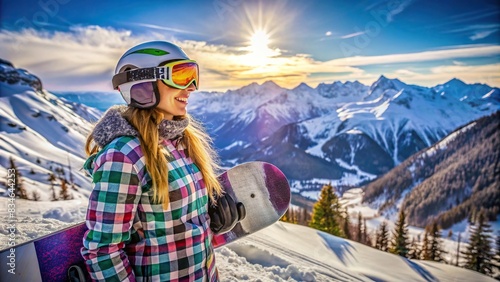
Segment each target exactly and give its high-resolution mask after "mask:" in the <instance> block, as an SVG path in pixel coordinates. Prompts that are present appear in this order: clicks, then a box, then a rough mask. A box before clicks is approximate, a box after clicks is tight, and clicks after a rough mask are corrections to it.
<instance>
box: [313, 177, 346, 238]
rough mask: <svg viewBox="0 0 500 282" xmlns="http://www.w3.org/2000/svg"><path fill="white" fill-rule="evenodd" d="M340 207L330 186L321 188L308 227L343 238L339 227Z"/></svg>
mask: <svg viewBox="0 0 500 282" xmlns="http://www.w3.org/2000/svg"><path fill="white" fill-rule="evenodd" d="M341 219H342V216H341V206H340V203H339V199H338V197H337V195H335V191H334V189H333V187H332V185H331V184H328V185H325V186H323V188H322V189H321V194H320V196H319V199H318V201H317V202H316V203H315V204H314V206H313V213H312V217H311V221H310V222H309V226H310V227H312V228H315V229H318V230H321V231H324V232H327V233H330V234H332V235H335V236H340V237H344V234H343V231H342V228H341V226H340V223H341V221H340V220H341Z"/></svg>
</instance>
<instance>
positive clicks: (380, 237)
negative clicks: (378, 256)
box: [375, 221, 389, 252]
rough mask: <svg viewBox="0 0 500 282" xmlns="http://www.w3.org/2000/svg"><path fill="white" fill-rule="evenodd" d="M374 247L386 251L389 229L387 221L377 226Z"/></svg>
mask: <svg viewBox="0 0 500 282" xmlns="http://www.w3.org/2000/svg"><path fill="white" fill-rule="evenodd" d="M375 248H377V249H379V250H381V251H384V252H387V250H388V249H389V230H388V229H387V223H386V222H385V221H383V222H382V223H381V224H380V226H379V229H378V232H377V237H376V239H375Z"/></svg>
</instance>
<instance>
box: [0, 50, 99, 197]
mask: <svg viewBox="0 0 500 282" xmlns="http://www.w3.org/2000/svg"><path fill="white" fill-rule="evenodd" d="M0 92H1V94H2V95H1V97H0V174H1V175H6V172H7V169H8V168H10V159H11V158H12V159H13V161H14V164H15V166H16V168H17V171H18V172H19V173H20V174H21V176H20V178H21V177H22V178H21V179H22V181H23V186H24V188H25V190H26V194H27V197H28V198H29V199H37V200H39V201H50V200H53V196H54V195H55V196H56V198H59V196H60V195H59V193H60V189H61V185H62V179H65V182H67V183H69V184H70V185H71V187H72V189H70V192H69V197H70V198H73V199H82V200H83V202H86V199H87V198H88V194H89V190H90V179H89V178H88V177H87V176H85V175H84V173H83V171H81V170H80V168H81V166H82V164H83V162H84V158H85V153H84V144H85V138H86V135H87V132H88V130H89V129H90V127H91V124H90V122H89V121H93V120H96V119H97V118H98V117H99V116H100V115H101V112H99V111H98V110H96V109H92V108H89V107H87V106H84V105H80V104H76V103H68V102H65V101H63V100H61V99H59V98H58V97H56V96H54V95H53V94H51V93H49V92H47V91H46V90H44V89H42V84H41V82H40V80H39V79H38V78H37V77H36V76H34V75H32V74H30V73H28V72H27V71H25V70H20V69H16V68H15V67H14V66H13V65H12V64H11V63H9V62H6V61H4V60H2V61H1V62H0ZM50 174H54V175H56V178H57V179H56V180H55V181H53V183H51V181H49V180H48V178H49V175H50ZM0 181H1V182H5V181H6V180H5V177H2V178H1V180H0ZM52 187H54V190H55V191H52ZM5 192H6V188H5V185H3V184H2V185H0V195H3V194H4V193H5Z"/></svg>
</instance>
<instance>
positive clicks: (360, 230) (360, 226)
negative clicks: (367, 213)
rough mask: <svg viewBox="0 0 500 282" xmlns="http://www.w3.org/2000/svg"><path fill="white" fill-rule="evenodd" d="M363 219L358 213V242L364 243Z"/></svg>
mask: <svg viewBox="0 0 500 282" xmlns="http://www.w3.org/2000/svg"><path fill="white" fill-rule="evenodd" d="M362 220H363V217H362V216H361V213H360V212H358V226H357V228H356V241H357V242H360V243H362V242H363V221H362Z"/></svg>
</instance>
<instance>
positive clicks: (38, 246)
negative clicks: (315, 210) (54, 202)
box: [0, 162, 291, 282]
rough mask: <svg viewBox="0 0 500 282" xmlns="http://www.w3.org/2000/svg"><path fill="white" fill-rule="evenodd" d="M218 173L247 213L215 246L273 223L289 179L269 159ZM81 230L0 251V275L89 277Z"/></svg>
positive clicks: (286, 198)
mask: <svg viewBox="0 0 500 282" xmlns="http://www.w3.org/2000/svg"><path fill="white" fill-rule="evenodd" d="M218 179H219V182H220V183H221V185H222V187H223V188H224V190H225V191H226V193H228V194H230V195H231V196H232V197H233V198H234V199H235V200H236V202H241V203H243V205H244V206H245V210H246V216H245V218H244V219H243V220H241V221H240V222H238V223H237V224H236V225H235V227H234V228H233V229H231V231H229V232H227V233H224V234H218V235H214V237H213V239H212V243H213V245H214V247H215V248H219V247H221V246H224V245H226V244H229V243H231V242H234V241H236V240H238V239H240V238H243V237H245V236H247V235H249V234H252V233H254V232H257V231H258V230H261V229H263V228H265V227H267V226H269V225H272V224H273V223H275V222H276V221H278V220H279V219H280V218H281V216H283V214H284V213H285V212H286V210H287V209H288V206H289V204H290V199H291V193H290V186H289V183H288V180H287V179H286V177H285V175H284V174H283V172H281V170H279V168H277V167H276V166H274V165H272V164H270V163H266V162H248V163H244V164H241V165H237V166H235V167H233V168H231V169H229V170H227V171H226V172H224V173H222V174H221V175H219V177H218ZM86 231H87V227H86V225H85V223H80V224H78V225H75V226H72V227H69V228H66V229H63V230H60V231H58V232H56V233H53V234H50V235H47V236H44V237H41V238H37V239H35V240H33V241H30V242H26V243H23V244H20V245H17V246H15V247H12V248H9V249H6V250H3V251H1V252H0V265H1V267H0V269H1V271H0V281H16V282H17V281H19V282H21V281H30V282H36V281H44V282H45V281H50V282H57V281H68V270H70V269H71V271H69V273H70V275H71V277H72V278H71V279H70V280H69V281H80V282H83V281H90V276H89V275H88V273H87V271H86V267H85V262H84V261H83V258H82V256H81V255H80V248H81V247H82V246H83V244H82V238H83V235H84V233H85V232H86ZM13 268H14V269H15V270H14V271H12V269H13ZM9 270H10V271H9ZM13 272H14V273H15V274H14V273H13Z"/></svg>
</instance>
